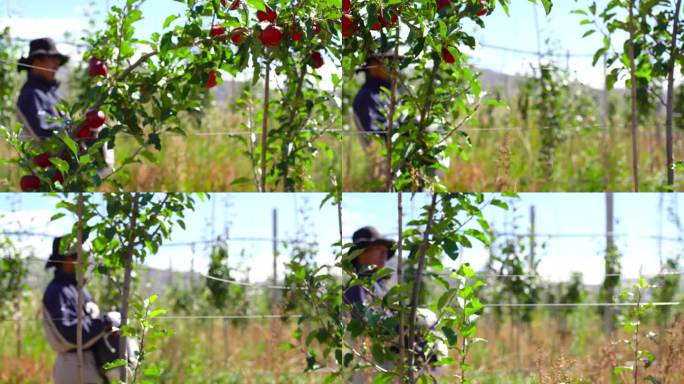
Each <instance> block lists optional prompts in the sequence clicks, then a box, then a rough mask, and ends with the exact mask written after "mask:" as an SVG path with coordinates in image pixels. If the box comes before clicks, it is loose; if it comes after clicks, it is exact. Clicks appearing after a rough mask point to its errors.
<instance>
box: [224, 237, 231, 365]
mask: <svg viewBox="0 0 684 384" xmlns="http://www.w3.org/2000/svg"><path fill="white" fill-rule="evenodd" d="M229 238H230V228H229V227H226V244H225V246H226V255H227V256H226V268H228V271H230V264H229V257H230V254H229V253H228V239H229ZM230 288H231V287H230V285H229V286H228V292H230ZM228 355H229V353H228V319H226V318H224V319H223V366H224V367H227V366H228Z"/></svg>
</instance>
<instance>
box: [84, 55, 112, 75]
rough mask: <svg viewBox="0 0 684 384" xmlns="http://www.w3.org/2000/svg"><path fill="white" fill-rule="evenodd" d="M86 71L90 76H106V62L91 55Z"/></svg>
mask: <svg viewBox="0 0 684 384" xmlns="http://www.w3.org/2000/svg"><path fill="white" fill-rule="evenodd" d="M88 67H89V68H88V73H89V75H90V77H96V76H102V77H107V64H105V63H104V62H102V60H100V59H98V58H96V57H93V58H91V59H90V63H89V66H88Z"/></svg>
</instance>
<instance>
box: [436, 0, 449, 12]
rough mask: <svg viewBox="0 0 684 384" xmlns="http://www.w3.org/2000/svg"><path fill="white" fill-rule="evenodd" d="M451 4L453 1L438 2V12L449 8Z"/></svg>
mask: <svg viewBox="0 0 684 384" xmlns="http://www.w3.org/2000/svg"><path fill="white" fill-rule="evenodd" d="M449 4H451V0H437V12H439V11H441V10H442V9H444V8H445V7H448V6H449Z"/></svg>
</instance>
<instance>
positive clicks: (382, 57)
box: [355, 52, 405, 73]
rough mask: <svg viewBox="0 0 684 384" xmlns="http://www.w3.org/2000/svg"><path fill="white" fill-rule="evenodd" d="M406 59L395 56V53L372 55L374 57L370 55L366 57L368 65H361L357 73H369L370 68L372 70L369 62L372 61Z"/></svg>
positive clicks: (357, 68) (401, 56)
mask: <svg viewBox="0 0 684 384" xmlns="http://www.w3.org/2000/svg"><path fill="white" fill-rule="evenodd" d="M404 58H405V56H403V55H398V56H395V55H394V52H392V53H385V54H372V55H369V56H368V57H366V63H365V64H364V65H361V66H359V67H356V69H355V71H356V73H360V72H366V71H368V70H369V69H370V68H372V66H369V65H368V62H369V61H371V60H380V61H384V60H387V59H390V60H404Z"/></svg>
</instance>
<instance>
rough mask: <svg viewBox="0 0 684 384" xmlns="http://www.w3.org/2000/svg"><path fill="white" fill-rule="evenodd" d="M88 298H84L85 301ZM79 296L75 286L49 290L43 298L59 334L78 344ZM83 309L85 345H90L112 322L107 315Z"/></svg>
mask: <svg viewBox="0 0 684 384" xmlns="http://www.w3.org/2000/svg"><path fill="white" fill-rule="evenodd" d="M85 302H87V300H84V303H85ZM77 303H78V297H77V293H76V289H74V288H73V286H66V287H62V288H61V289H56V290H54V292H48V293H47V294H46V296H45V298H44V299H43V304H44V305H45V308H46V310H47V312H48V314H49V315H50V321H51V322H52V324H53V325H54V327H55V329H56V330H57V332H59V334H60V335H61V336H62V337H63V338H64V339H65V341H67V342H68V343H70V344H73V345H74V346H75V345H76V327H77V322H78V321H77V313H76V307H77ZM81 311H83V345H84V346H86V347H89V346H90V345H92V344H93V343H94V342H95V341H96V340H97V339H99V338H100V337H102V336H103V335H104V333H105V331H107V330H108V329H109V328H111V322H110V320H109V319H108V318H107V317H106V316H102V317H93V316H91V315H90V314H88V313H87V312H86V311H85V308H82V309H81Z"/></svg>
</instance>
